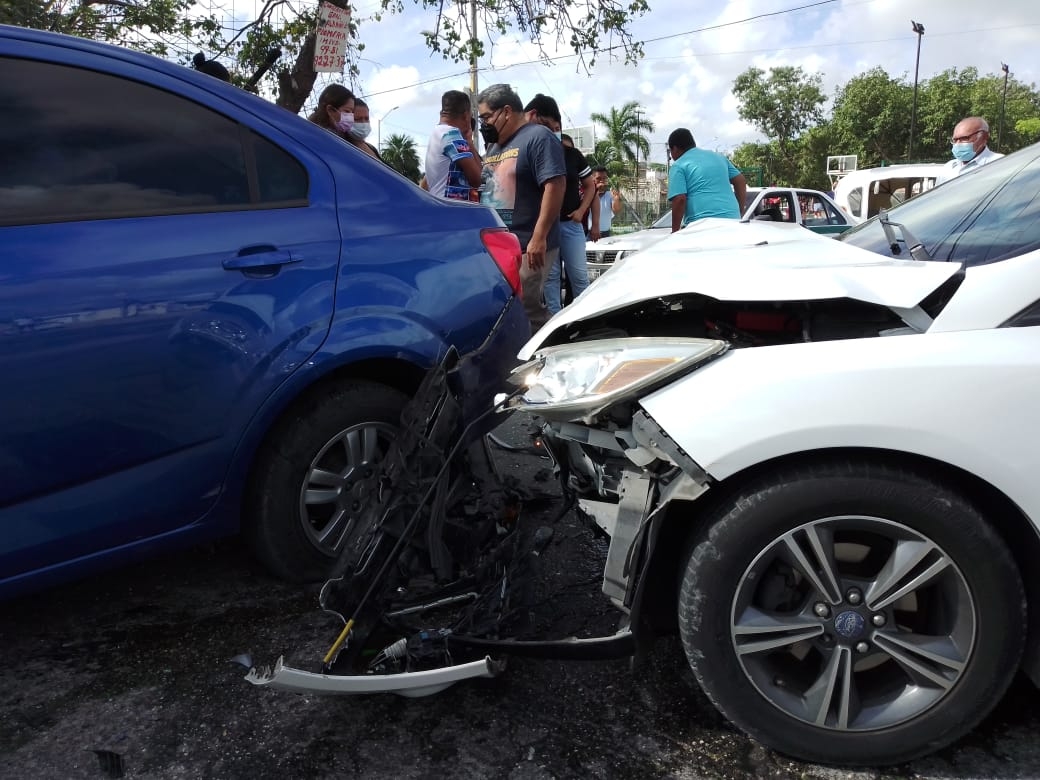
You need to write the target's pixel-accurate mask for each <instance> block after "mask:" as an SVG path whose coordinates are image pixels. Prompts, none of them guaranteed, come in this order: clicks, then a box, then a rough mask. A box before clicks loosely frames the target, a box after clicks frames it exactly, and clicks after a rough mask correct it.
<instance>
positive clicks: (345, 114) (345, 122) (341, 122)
mask: <svg viewBox="0 0 1040 780" xmlns="http://www.w3.org/2000/svg"><path fill="white" fill-rule="evenodd" d="M353 126H354V115H353V114H352V113H350V112H349V111H341V112H340V114H339V119H337V120H336V129H337V130H339V131H340V132H343V133H347V132H350V128H352V127H353Z"/></svg>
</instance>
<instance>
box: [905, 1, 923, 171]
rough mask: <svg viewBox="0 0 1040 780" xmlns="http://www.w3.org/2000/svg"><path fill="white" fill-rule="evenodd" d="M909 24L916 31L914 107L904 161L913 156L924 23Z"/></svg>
mask: <svg viewBox="0 0 1040 780" xmlns="http://www.w3.org/2000/svg"><path fill="white" fill-rule="evenodd" d="M910 25H911V26H912V27H913V30H914V32H915V33H917V61H916V62H915V63H914V107H913V108H912V109H911V111H910V147H909V149H907V152H906V161H907V162H910V159H911V158H912V157H913V156H914V127H915V125H916V124H917V74H918V71H919V70H920V69H921V38H923V37H924V25H923V24H921V23H920V22H915V21H914V20H913V19H911V20H910Z"/></svg>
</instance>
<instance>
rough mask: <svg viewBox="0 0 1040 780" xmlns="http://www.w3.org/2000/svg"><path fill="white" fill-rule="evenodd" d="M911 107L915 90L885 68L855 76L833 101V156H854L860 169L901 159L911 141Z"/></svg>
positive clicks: (831, 124)
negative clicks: (856, 157)
mask: <svg viewBox="0 0 1040 780" xmlns="http://www.w3.org/2000/svg"><path fill="white" fill-rule="evenodd" d="M912 105H913V87H912V86H910V85H908V84H906V83H905V81H903V80H902V79H896V78H892V77H891V76H889V75H888V73H886V72H885V71H884V69H883V68H880V67H876V68H873V69H871V70H868V71H867V72H866V73H862V74H860V75H859V76H855V77H853V78H852V79H850V80H849V81H848V83H846V84H845V86H844V87H841V88H839V89H838V91H837V95H836V96H835V98H834V109H833V111H832V112H831V121H830V128H831V133H832V140H833V144H834V145H833V146H832V147H831V148H833V149H834V150H836V151H833V152H830V154H855V155H857V156H858V157H859V160H858V162H859V167H861V168H873V167H876V166H878V165H881V163H882V161H891V160H898V159H900V158H901V157H902V156H903V155H904V154H905V153H906V149H907V145H908V144H909V141H910V122H909V117H910V112H911V107H912ZM919 137H920V136H919ZM837 150H840V152H839V151H837ZM824 156H825V157H826V153H825V155H824ZM821 171H822V166H821Z"/></svg>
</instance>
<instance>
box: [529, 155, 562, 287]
mask: <svg viewBox="0 0 1040 780" xmlns="http://www.w3.org/2000/svg"><path fill="white" fill-rule="evenodd" d="M543 186H544V189H543V191H542V203H541V208H539V210H538V220H537V221H536V222H535V223H534V230H532V231H531V240H530V241H528V242H527V263H528V265H529V266H530V267H531V270H535V271H536V270H538V269H539V268H541V267H542V266H543V265H545V253H546V252H547V251H548V241H549V232H550V231H551V230H552V228H553V225H555V224H556V222H557V220H558V219H559V218H560V207H561V206H563V194H564V192H565V191H566V190H567V177H566V176H564V175H563V174H561V175H559V176H553V177H552V178H551V179H547V180H546V182H545V184H544V185H543Z"/></svg>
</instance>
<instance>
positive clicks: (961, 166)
mask: <svg viewBox="0 0 1040 780" xmlns="http://www.w3.org/2000/svg"><path fill="white" fill-rule="evenodd" d="M988 143H989V123H988V122H987V121H986V120H985V119H983V118H982V117H981V116H969V117H966V118H965V119H962V120H961V121H960V122H958V123H957V126H956V127H955V128H953V137H952V138H951V139H950V150H951V151H952V152H953V159H952V160H950V161H949V162H948V163H946V165H945V167H944V168H943V169H942V170H941V171H940V172H939V175H938V176H937V177H936V179H935V183H936V184H942V183H943V182H944V181H949V180H950V179H955V178H957V177H958V176H960V175H961V174H962V173H970V172H971V171H974V170H977V169H978V168H981V167H982V166H983V165H985V164H986V163H991V162H993V161H994V160H997V159H999V158H1001V157H1003V156H1004V155H1002V154H999V153H997V152H994V151H993V150H992V149H990V148H989V146H988V145H987V144H988Z"/></svg>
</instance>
